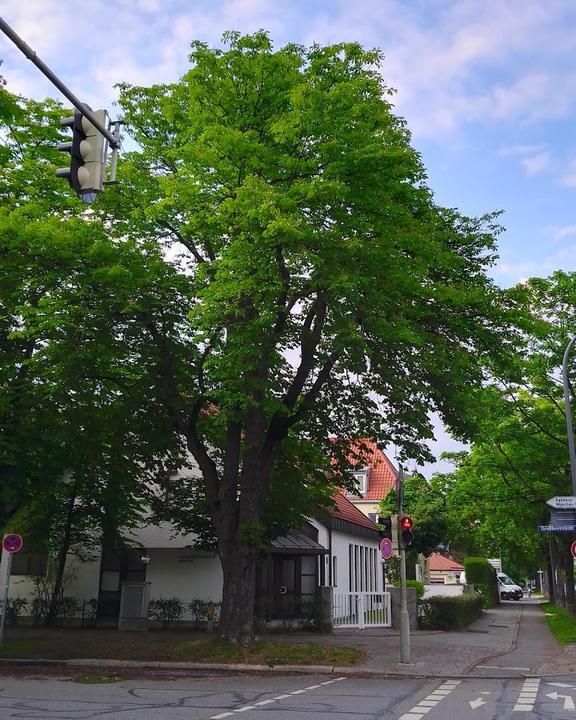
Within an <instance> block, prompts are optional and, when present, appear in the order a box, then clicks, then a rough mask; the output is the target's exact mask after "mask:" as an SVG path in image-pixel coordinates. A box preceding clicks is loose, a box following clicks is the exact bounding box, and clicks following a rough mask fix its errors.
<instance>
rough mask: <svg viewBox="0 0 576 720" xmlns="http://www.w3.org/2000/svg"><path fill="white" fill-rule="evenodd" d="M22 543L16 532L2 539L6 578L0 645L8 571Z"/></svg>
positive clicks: (6, 603)
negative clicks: (13, 556)
mask: <svg viewBox="0 0 576 720" xmlns="http://www.w3.org/2000/svg"><path fill="white" fill-rule="evenodd" d="M22 545H24V541H23V540H22V537H21V536H20V535H17V534H16V533H10V535H6V536H5V537H4V540H3V541H2V550H3V551H4V552H5V553H6V578H5V583H4V594H3V597H2V615H1V616H0V645H2V641H3V640H4V626H5V624H6V615H7V614H8V589H9V587H10V573H11V572H12V555H14V553H17V552H19V551H20V550H22Z"/></svg>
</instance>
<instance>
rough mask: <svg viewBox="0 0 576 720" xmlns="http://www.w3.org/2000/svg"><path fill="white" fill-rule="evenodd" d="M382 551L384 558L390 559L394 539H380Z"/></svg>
mask: <svg viewBox="0 0 576 720" xmlns="http://www.w3.org/2000/svg"><path fill="white" fill-rule="evenodd" d="M380 553H381V555H382V557H383V558H384V560H389V559H390V558H391V557H392V540H390V538H382V540H380Z"/></svg>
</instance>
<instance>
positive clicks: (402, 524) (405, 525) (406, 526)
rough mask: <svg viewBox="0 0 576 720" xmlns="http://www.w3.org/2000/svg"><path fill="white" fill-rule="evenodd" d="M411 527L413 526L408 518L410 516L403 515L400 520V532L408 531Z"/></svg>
mask: <svg viewBox="0 0 576 720" xmlns="http://www.w3.org/2000/svg"><path fill="white" fill-rule="evenodd" d="M412 525H414V523H413V522H412V518H411V517H410V515H403V516H402V517H401V518H400V527H401V528H402V530H410V528H411V527H412Z"/></svg>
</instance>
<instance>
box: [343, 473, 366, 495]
mask: <svg viewBox="0 0 576 720" xmlns="http://www.w3.org/2000/svg"><path fill="white" fill-rule="evenodd" d="M369 474H370V470H369V469H368V468H364V469H363V470H354V471H353V472H352V477H353V478H354V483H355V486H356V487H355V489H354V490H353V491H352V492H349V493H348V494H349V495H350V496H352V497H364V495H366V493H367V492H368V476H369Z"/></svg>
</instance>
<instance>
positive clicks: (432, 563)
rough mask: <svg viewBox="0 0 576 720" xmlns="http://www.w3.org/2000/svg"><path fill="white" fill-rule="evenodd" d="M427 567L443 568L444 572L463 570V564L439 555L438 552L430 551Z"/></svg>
mask: <svg viewBox="0 0 576 720" xmlns="http://www.w3.org/2000/svg"><path fill="white" fill-rule="evenodd" d="M428 567H429V569H430V570H443V571H444V572H446V571H448V572H463V571H464V565H460V563H458V562H456V560H451V559H450V558H447V557H444V555H440V553H432V555H430V557H429V558H428Z"/></svg>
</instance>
